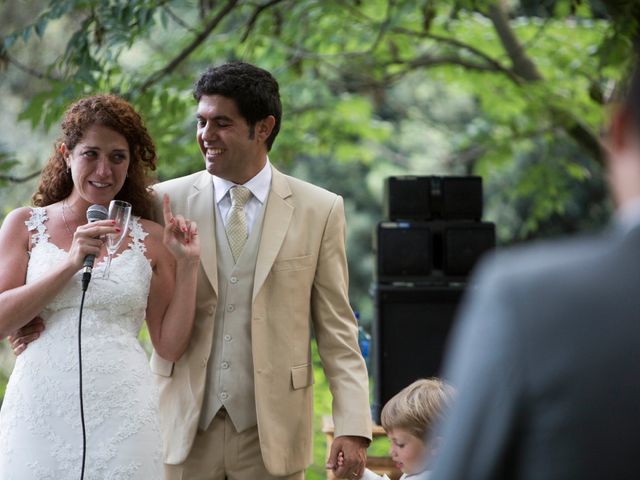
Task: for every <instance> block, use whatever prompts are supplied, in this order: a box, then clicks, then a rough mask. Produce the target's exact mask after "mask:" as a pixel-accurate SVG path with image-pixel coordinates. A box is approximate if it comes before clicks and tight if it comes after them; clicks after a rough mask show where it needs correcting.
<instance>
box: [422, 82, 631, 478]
mask: <svg viewBox="0 0 640 480" xmlns="http://www.w3.org/2000/svg"><path fill="white" fill-rule="evenodd" d="M605 144H606V149H607V152H606V154H607V168H608V173H609V176H610V180H611V186H612V191H613V194H614V197H615V200H616V204H617V212H616V217H617V218H616V222H615V225H614V226H613V228H612V229H610V231H609V232H607V233H606V234H604V235H600V236H597V237H593V238H586V237H585V238H581V239H576V240H567V241H561V242H556V243H541V244H539V245H537V246H530V247H526V248H523V249H515V250H514V251H510V252H502V253H498V254H496V255H494V256H493V257H492V258H491V259H489V260H488V261H486V262H484V264H483V266H482V267H481V268H480V269H479V272H478V274H477V276H476V279H475V280H476V282H475V284H476V286H477V288H475V289H474V290H473V291H471V292H470V294H469V296H468V298H467V299H466V300H465V302H464V305H463V309H462V312H461V317H460V318H459V320H458V323H457V324H456V327H455V329H454V333H453V335H452V342H451V345H450V348H449V351H448V354H447V359H446V361H445V365H446V367H445V376H446V377H447V378H448V379H449V380H450V381H451V382H452V383H453V384H454V386H455V387H456V388H457V390H458V393H457V397H456V403H455V404H454V406H453V407H452V409H451V411H450V412H449V414H448V417H447V420H446V421H445V423H444V425H443V426H442V429H441V433H442V435H443V445H442V448H441V450H440V452H439V455H438V459H437V461H436V465H435V470H434V472H433V476H432V480H461V479H473V480H483V479H532V480H533V479H535V480H540V479H544V480H555V479H570V480H578V479H579V480H589V479H594V480H595V479H598V480H602V479H631V478H634V479H635V478H640V75H639V74H638V72H637V71H636V72H635V73H634V74H633V76H632V81H631V82H630V88H629V90H628V93H627V97H626V99H625V101H623V102H622V104H621V105H620V106H619V108H618V109H617V110H616V111H615V113H614V114H613V116H612V122H611V125H610V130H609V133H608V135H607V138H606V140H605Z"/></svg>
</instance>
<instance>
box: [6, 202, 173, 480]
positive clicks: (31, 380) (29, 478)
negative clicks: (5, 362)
mask: <svg viewBox="0 0 640 480" xmlns="http://www.w3.org/2000/svg"><path fill="white" fill-rule="evenodd" d="M46 220H47V213H46V209H44V208H34V209H33V210H32V214H31V218H30V220H29V221H28V222H26V224H27V228H28V229H29V230H30V231H32V250H31V255H30V259H29V266H28V270H27V280H26V281H27V283H31V282H34V281H36V280H37V279H38V278H40V277H41V276H42V275H44V274H46V273H47V272H48V271H50V270H51V268H52V267H53V266H54V265H56V264H58V263H60V262H62V261H63V260H64V259H65V258H66V257H67V252H66V251H64V250H62V249H60V248H58V247H57V246H55V245H54V244H53V243H50V242H49V235H48V234H47V233H46ZM146 235H147V233H146V232H144V231H143V230H142V227H141V225H140V222H139V220H138V219H137V218H135V219H133V220H132V224H131V228H130V232H129V237H130V238H129V239H128V241H129V245H128V247H127V249H126V250H125V251H124V252H122V254H120V255H119V256H117V257H115V258H114V259H113V262H112V265H111V272H110V278H109V279H108V280H105V279H102V278H101V277H102V272H103V269H104V264H103V263H102V262H100V263H98V264H97V265H96V267H95V268H94V270H93V278H92V280H91V283H90V284H89V288H88V290H87V294H86V298H85V303H84V310H83V315H82V372H83V392H84V418H85V426H86V436H87V443H86V446H87V448H86V462H85V473H84V478H85V479H86V480H116V479H121V480H132V479H139V480H156V479H161V478H162V470H163V467H162V458H161V434H160V428H159V423H158V404H157V403H158V394H157V391H156V387H155V385H154V383H153V379H152V374H151V371H150V370H149V365H148V362H147V357H146V354H145V352H144V350H143V349H142V347H141V346H140V344H139V342H138V340H137V337H138V332H139V330H140V327H141V326H142V322H143V321H144V318H145V309H146V305H147V296H148V294H149V285H150V281H151V273H152V271H151V265H150V263H149V260H148V259H147V258H146V257H145V255H144V252H145V246H144V238H145V237H146ZM81 276H82V273H81V272H79V273H78V274H76V275H75V277H74V278H73V280H72V281H71V282H70V283H69V284H68V285H67V286H66V287H65V288H64V290H62V291H61V292H60V294H59V295H58V296H57V297H56V298H55V299H54V301H53V302H52V303H51V304H50V305H49V306H48V307H47V308H46V309H45V310H44V311H43V312H42V314H41V316H42V318H43V319H44V322H45V325H46V328H45V330H44V332H43V333H42V334H41V336H40V338H38V339H37V340H36V341H34V342H33V343H30V344H29V346H28V348H27V349H26V350H25V351H24V352H23V353H22V354H21V355H19V356H18V357H17V359H16V364H15V367H14V370H13V372H12V374H11V378H10V379H9V383H8V385H7V390H6V394H5V397H4V402H3V404H2V408H1V410H0V479H2V480H48V479H51V480H67V479H73V480H78V479H80V471H81V465H82V429H81V423H80V400H79V393H78V392H79V390H78V313H79V307H80V299H81V296H82V288H81Z"/></svg>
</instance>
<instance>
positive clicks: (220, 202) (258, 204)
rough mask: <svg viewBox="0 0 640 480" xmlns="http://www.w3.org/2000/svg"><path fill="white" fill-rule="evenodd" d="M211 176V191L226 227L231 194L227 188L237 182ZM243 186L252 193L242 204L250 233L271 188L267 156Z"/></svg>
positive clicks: (269, 164) (269, 165)
mask: <svg viewBox="0 0 640 480" xmlns="http://www.w3.org/2000/svg"><path fill="white" fill-rule="evenodd" d="M211 177H212V179H213V192H214V195H215V202H216V205H217V206H218V213H219V214H220V218H222V221H223V222H224V226H225V227H226V226H227V217H228V215H229V210H231V195H229V190H231V188H232V187H235V186H236V185H237V184H235V183H233V182H230V181H229V180H225V179H224V178H220V177H216V176H215V175H212V176H211ZM243 187H247V188H248V189H249V190H251V193H252V196H251V199H250V200H249V201H248V202H247V204H246V205H245V206H244V212H245V214H246V215H247V230H248V234H249V235H251V229H252V228H253V224H254V223H255V220H256V217H257V216H258V213H259V212H260V209H261V208H263V207H264V204H265V203H266V201H267V197H268V196H269V189H270V188H271V163H269V159H268V158H267V163H265V165H264V167H263V168H262V170H260V172H259V173H258V174H257V175H256V176H255V177H253V178H252V179H251V180H249V181H248V182H247V183H245V184H243Z"/></svg>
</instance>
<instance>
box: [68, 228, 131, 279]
mask: <svg viewBox="0 0 640 480" xmlns="http://www.w3.org/2000/svg"><path fill="white" fill-rule="evenodd" d="M114 224H115V222H114V221H113V220H100V221H97V222H92V223H87V224H86V225H80V226H79V227H78V228H77V229H76V231H75V232H74V234H73V241H72V242H71V248H70V249H69V259H70V261H71V263H72V264H73V265H74V266H77V267H78V268H81V267H82V265H83V263H84V259H85V258H86V256H87V255H95V257H96V258H97V257H99V256H100V249H101V248H102V244H103V243H104V242H103V240H102V239H103V238H104V236H105V235H106V234H108V233H117V232H118V230H119V229H118V228H117V227H115V226H114Z"/></svg>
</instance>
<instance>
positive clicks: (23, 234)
mask: <svg viewBox="0 0 640 480" xmlns="http://www.w3.org/2000/svg"><path fill="white" fill-rule="evenodd" d="M29 212H30V211H29V209H28V208H20V209H17V210H14V211H13V212H11V213H10V214H9V215H7V217H6V218H5V220H4V223H3V224H2V228H0V292H1V293H0V339H2V338H4V337H6V336H7V335H11V334H12V333H14V332H15V331H16V330H17V329H19V328H20V327H22V326H24V325H26V324H27V323H29V322H30V321H31V320H33V318H34V317H36V316H37V315H39V314H40V312H41V311H42V310H43V309H44V308H45V307H46V306H47V305H48V304H49V303H51V301H52V300H53V299H54V298H55V296H56V295H57V294H58V293H60V291H61V290H62V289H63V288H64V286H65V285H66V284H67V282H69V280H70V279H71V277H73V275H74V274H75V273H76V272H77V271H78V270H80V268H82V264H83V261H84V257H85V256H86V255H89V254H93V255H98V254H99V252H100V245H101V244H102V242H101V241H100V240H98V239H94V238H92V237H96V236H100V235H103V234H105V233H107V232H111V231H113V227H112V226H109V227H107V226H105V223H106V222H100V223H95V224H92V225H87V226H84V227H79V228H78V230H77V231H76V233H75V234H74V238H73V243H72V245H71V251H70V252H69V255H68V257H67V259H66V260H65V261H64V262H62V263H61V264H59V265H56V266H54V267H52V268H51V270H50V271H49V272H47V273H46V274H45V275H44V276H42V277H41V278H39V279H38V280H37V281H35V282H33V283H30V284H28V285H26V284H25V282H26V276H27V266H28V264H29V232H28V231H27V228H26V227H25V224H24V222H25V221H26V220H27V219H28V218H29Z"/></svg>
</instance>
